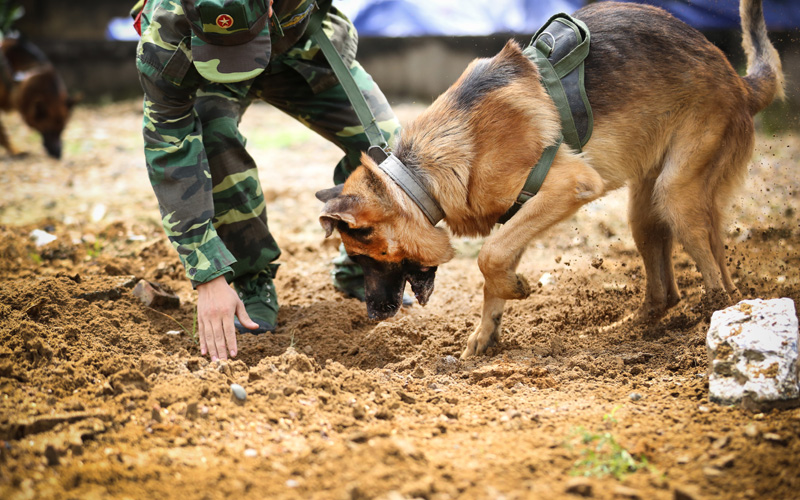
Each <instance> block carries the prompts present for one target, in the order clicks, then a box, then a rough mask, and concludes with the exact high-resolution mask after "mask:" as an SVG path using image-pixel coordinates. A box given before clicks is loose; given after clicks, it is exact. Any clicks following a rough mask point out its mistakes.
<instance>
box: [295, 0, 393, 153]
mask: <svg viewBox="0 0 800 500" xmlns="http://www.w3.org/2000/svg"><path fill="white" fill-rule="evenodd" d="M331 3H332V0H320V1H319V2H317V6H318V10H317V11H316V12H314V13H313V14H312V15H311V19H310V20H309V22H308V26H307V27H306V33H307V34H308V35H309V37H310V38H311V40H312V41H313V42H314V43H316V44H317V45H319V48H320V49H321V50H322V53H323V54H324V55H325V59H327V60H328V64H330V65H331V69H333V73H334V74H335V75H336V78H337V79H338V80H339V83H341V84H342V88H343V89H344V92H345V94H347V98H348V100H349V101H350V104H351V105H352V106H353V110H354V111H355V112H356V115H357V116H358V121H360V122H361V125H362V126H363V127H364V133H365V134H366V135H367V139H368V140H369V143H370V145H372V146H380V147H382V148H385V147H386V146H387V145H388V144H387V143H386V140H385V139H384V138H383V133H382V132H381V129H380V127H379V126H378V123H377V121H376V120H375V115H373V114H372V110H371V109H369V105H368V104H367V100H366V99H365V98H364V95H363V94H362V93H361V90H360V89H359V88H358V85H357V84H356V81H355V79H354V78H353V75H351V74H350V70H349V69H348V68H347V66H345V64H344V61H343V60H342V56H341V55H339V53H338V52H337V51H336V48H335V47H334V46H333V43H331V40H330V38H328V36H327V35H326V34H325V30H323V29H322V21H324V20H325V16H326V15H327V14H328V9H330V6H331Z"/></svg>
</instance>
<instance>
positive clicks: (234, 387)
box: [231, 384, 247, 401]
mask: <svg viewBox="0 0 800 500" xmlns="http://www.w3.org/2000/svg"><path fill="white" fill-rule="evenodd" d="M231 393H232V394H233V395H234V396H235V397H236V399H238V400H239V401H244V400H245V399H247V391H245V390H244V387H242V386H241V385H239V384H231Z"/></svg>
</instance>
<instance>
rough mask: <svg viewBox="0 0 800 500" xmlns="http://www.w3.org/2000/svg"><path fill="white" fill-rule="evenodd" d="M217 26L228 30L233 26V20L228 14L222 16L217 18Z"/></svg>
mask: <svg viewBox="0 0 800 500" xmlns="http://www.w3.org/2000/svg"><path fill="white" fill-rule="evenodd" d="M217 26H219V27H220V28H223V29H228V28H230V27H231V26H233V18H232V17H231V16H229V15H228V14H220V15H218V16H217Z"/></svg>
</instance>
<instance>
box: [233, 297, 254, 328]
mask: <svg viewBox="0 0 800 500" xmlns="http://www.w3.org/2000/svg"><path fill="white" fill-rule="evenodd" d="M236 317H237V318H239V323H241V324H242V326H244V327H245V328H250V329H255V328H258V323H256V322H255V321H253V320H252V319H250V316H249V315H248V314H247V309H245V308H244V302H242V301H241V300H240V301H239V302H238V303H237V304H236Z"/></svg>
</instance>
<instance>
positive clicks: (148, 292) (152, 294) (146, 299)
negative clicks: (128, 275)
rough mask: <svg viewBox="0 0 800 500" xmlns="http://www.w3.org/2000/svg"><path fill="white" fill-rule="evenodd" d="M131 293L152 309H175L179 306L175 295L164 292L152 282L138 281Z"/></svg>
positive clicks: (178, 300)
mask: <svg viewBox="0 0 800 500" xmlns="http://www.w3.org/2000/svg"><path fill="white" fill-rule="evenodd" d="M132 293H133V295H134V296H135V297H137V298H138V299H139V300H141V301H142V302H143V303H144V305H146V306H147V307H152V308H154V309H158V308H177V307H180V305H181V299H180V298H179V297H178V296H177V295H175V294H174V293H170V292H168V291H166V290H164V288H162V286H161V285H159V284H158V283H154V282H152V281H147V280H139V282H138V283H136V286H135V287H134V288H133V292H132Z"/></svg>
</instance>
